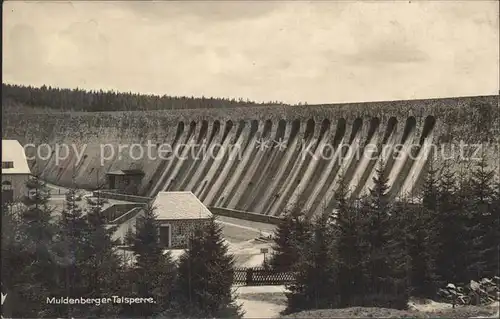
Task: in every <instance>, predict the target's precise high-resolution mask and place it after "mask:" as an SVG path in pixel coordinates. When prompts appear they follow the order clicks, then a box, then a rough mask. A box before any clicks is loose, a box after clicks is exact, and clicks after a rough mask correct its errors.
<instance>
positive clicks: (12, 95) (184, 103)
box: [2, 83, 282, 113]
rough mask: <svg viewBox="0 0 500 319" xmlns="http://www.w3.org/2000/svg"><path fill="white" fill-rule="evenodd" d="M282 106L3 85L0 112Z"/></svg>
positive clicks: (224, 100) (240, 101) (232, 100)
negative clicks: (0, 110)
mask: <svg viewBox="0 0 500 319" xmlns="http://www.w3.org/2000/svg"><path fill="white" fill-rule="evenodd" d="M269 105H282V103H278V102H267V103H256V102H252V101H249V100H243V99H238V100H236V99H226V98H213V97H210V98H207V97H186V96H181V97H178V96H167V95H163V96H159V95H151V94H150V95H146V94H137V93H130V92H128V93H127V92H124V93H121V92H113V91H103V90H99V91H87V90H82V89H79V88H76V89H66V88H52V87H50V86H49V87H47V86H45V85H44V86H42V87H32V86H22V85H12V84H5V83H2V110H3V111H4V112H5V111H7V110H8V111H9V112H15V113H24V112H27V113H33V112H47V111H51V110H57V111H63V112H64V111H83V112H106V111H146V110H147V111H151V110H179V109H208V108H217V109H225V108H234V107H244V106H269Z"/></svg>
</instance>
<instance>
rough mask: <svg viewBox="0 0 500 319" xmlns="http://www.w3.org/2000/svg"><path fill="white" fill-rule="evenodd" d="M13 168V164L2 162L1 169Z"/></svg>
mask: <svg viewBox="0 0 500 319" xmlns="http://www.w3.org/2000/svg"><path fill="white" fill-rule="evenodd" d="M6 168H14V162H2V169H6Z"/></svg>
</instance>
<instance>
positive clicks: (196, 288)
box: [175, 218, 243, 318]
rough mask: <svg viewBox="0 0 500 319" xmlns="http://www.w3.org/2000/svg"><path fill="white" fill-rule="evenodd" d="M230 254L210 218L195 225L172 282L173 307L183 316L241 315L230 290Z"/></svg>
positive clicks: (233, 316)
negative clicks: (201, 223)
mask: <svg viewBox="0 0 500 319" xmlns="http://www.w3.org/2000/svg"><path fill="white" fill-rule="evenodd" d="M233 267H234V256H233V255H231V254H229V252H228V247H227V245H226V244H225V242H224V239H223V236H222V228H221V226H220V225H218V224H217V222H216V221H215V219H214V218H212V219H211V220H210V221H209V222H208V223H207V224H206V225H205V226H203V227H202V228H200V229H197V230H196V231H195V232H194V233H193V234H192V236H191V238H190V240H189V248H188V250H187V251H186V252H185V253H184V254H183V255H182V256H181V257H180V260H179V265H178V277H177V280H176V284H175V297H176V298H175V299H176V305H177V309H178V310H177V311H178V312H179V313H181V314H182V315H183V316H185V317H196V318H200V317H201V318H239V317H241V316H242V315H243V313H242V311H241V308H240V306H238V305H237V304H236V303H235V296H234V294H233V291H232V285H233V280H234V268H233Z"/></svg>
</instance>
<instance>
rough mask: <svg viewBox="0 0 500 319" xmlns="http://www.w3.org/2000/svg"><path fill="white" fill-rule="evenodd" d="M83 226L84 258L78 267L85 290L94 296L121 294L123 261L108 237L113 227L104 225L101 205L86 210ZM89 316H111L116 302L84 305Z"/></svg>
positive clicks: (110, 235) (112, 241)
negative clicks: (83, 261)
mask: <svg viewBox="0 0 500 319" xmlns="http://www.w3.org/2000/svg"><path fill="white" fill-rule="evenodd" d="M86 224H87V225H86V228H85V234H84V237H83V238H82V241H83V245H82V249H83V252H84V256H85V258H86V260H85V263H84V265H83V266H81V268H82V272H83V274H84V275H83V277H84V281H85V282H86V284H87V289H88V290H87V291H88V293H89V294H90V295H92V296H96V297H109V296H113V295H115V296H120V295H123V290H121V288H124V289H126V288H127V287H122V286H123V285H122V284H123V283H122V281H121V279H122V273H123V265H122V263H121V259H120V257H119V255H118V253H117V251H116V244H117V243H116V242H115V241H114V240H113V239H112V234H113V232H114V231H115V229H114V228H110V227H108V225H107V224H106V219H105V217H104V215H103V212H102V210H101V207H100V206H99V205H97V206H96V207H94V208H92V209H90V210H89V211H87V212H86ZM86 311H87V313H86V315H87V316H89V315H91V316H106V317H109V316H114V315H116V314H117V313H118V312H119V311H120V306H119V305H117V304H112V303H107V304H102V305H100V306H92V307H88V308H87V309H86Z"/></svg>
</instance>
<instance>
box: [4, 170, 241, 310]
mask: <svg viewBox="0 0 500 319" xmlns="http://www.w3.org/2000/svg"><path fill="white" fill-rule="evenodd" d="M28 188H29V190H30V194H31V195H30V196H26V197H25V198H24V200H23V202H24V205H22V206H21V207H19V209H15V207H16V206H12V205H11V206H9V207H7V206H4V207H3V210H2V293H6V294H7V299H6V304H4V306H3V307H2V309H3V312H4V313H3V316H7V317H14V318H101V317H102V318H132V317H141V318H207V317H211V318H213V317H217V318H224V317H225V318H239V317H241V316H242V315H243V313H242V311H241V308H240V306H238V305H237V304H236V303H235V300H234V298H235V296H234V294H233V291H232V282H233V272H234V271H233V264H234V258H233V256H232V255H231V254H229V253H228V248H227V246H226V244H225V243H224V241H223V238H222V232H221V228H220V226H219V225H218V224H217V223H216V221H215V220H210V222H209V223H207V224H206V225H204V226H200V227H199V228H198V229H196V230H195V231H194V232H193V234H192V235H191V237H190V239H189V242H190V244H189V250H187V251H186V252H185V253H184V254H183V255H182V256H181V257H180V259H179V260H178V261H174V260H173V258H172V255H171V253H170V252H168V251H167V252H165V251H164V249H163V247H161V246H160V243H159V240H158V231H159V229H158V227H159V225H158V224H157V220H156V215H155V210H154V208H153V207H147V208H146V209H145V211H144V214H143V216H142V217H140V218H139V220H138V222H137V228H136V232H135V234H134V236H133V238H129V240H130V241H131V252H132V255H133V256H132V257H131V258H129V257H126V255H124V254H123V253H121V252H120V250H118V249H117V245H118V243H117V241H114V240H113V236H112V234H113V232H114V231H115V229H113V227H111V228H110V227H109V225H107V224H106V221H105V219H104V217H103V216H102V214H101V209H100V208H99V207H96V208H93V209H90V210H88V211H83V210H82V209H80V208H79V207H78V205H77V203H76V196H75V191H74V190H71V191H70V192H69V193H68V194H67V196H66V203H65V208H64V210H63V211H62V213H61V214H60V216H59V218H54V214H53V213H54V212H53V211H52V209H51V208H50V206H49V204H48V201H49V196H50V195H49V192H47V190H46V187H45V185H44V183H43V182H41V181H40V180H37V179H35V178H33V179H32V180H30V181H29V182H28ZM129 236H130V235H129ZM112 296H118V297H120V298H121V297H125V298H152V299H149V300H150V301H154V302H142V303H135V304H130V303H126V302H122V303H118V302H114V301H115V300H113V302H107V303H100V304H97V303H87V304H80V303H74V304H71V303H66V304H64V303H63V304H61V303H59V304H57V303H55V302H52V303H51V302H49V300H50V299H51V298H54V299H55V300H59V299H60V298H67V297H69V298H76V299H78V298H94V299H95V298H102V297H105V298H112ZM122 301H124V299H123V300H122Z"/></svg>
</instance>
